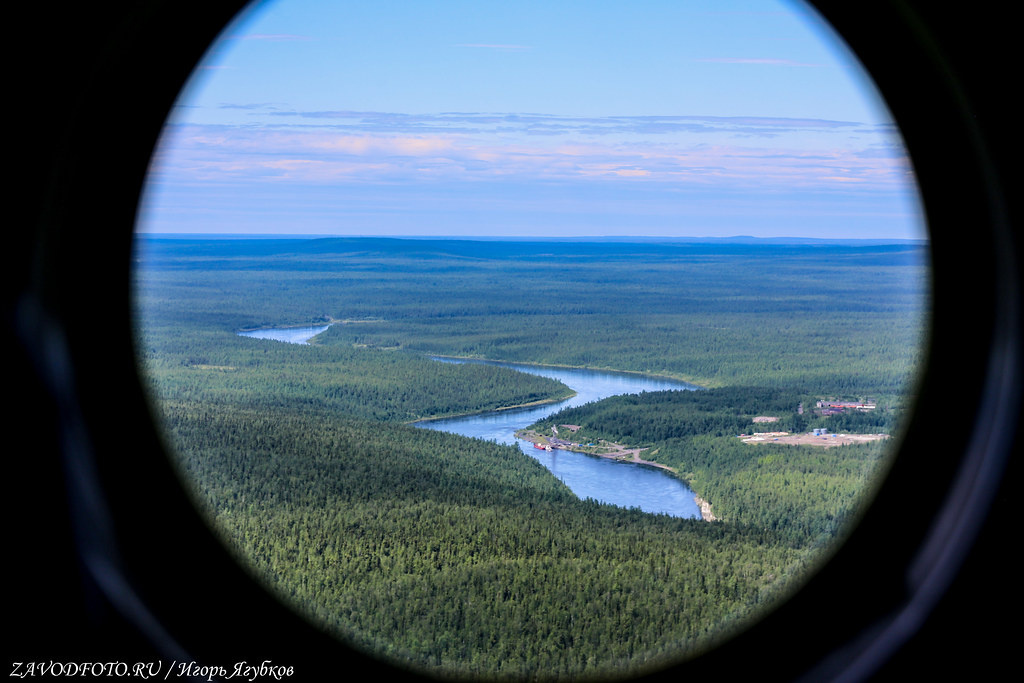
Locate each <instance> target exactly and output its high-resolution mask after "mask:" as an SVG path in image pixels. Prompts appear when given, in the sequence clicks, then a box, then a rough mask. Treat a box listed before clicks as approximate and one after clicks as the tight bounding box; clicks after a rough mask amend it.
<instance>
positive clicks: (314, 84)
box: [138, 0, 924, 239]
mask: <svg viewBox="0 0 1024 683" xmlns="http://www.w3.org/2000/svg"><path fill="white" fill-rule="evenodd" d="M140 209H141V211H140V218H139V224H138V228H139V230H140V231H143V232H189V233H247V234H254V233H272V234H324V235H459V236H461V235H464V236H502V235H509V236H545V237H556V236H581V235H594V236H600V235H615V236H665V237H685V236H695V237H707V236H711V237H716V236H717V237H724V236H733V235H753V236H761V237H769V236H796V237H818V238H871V239H876V238H905V239H907V238H909V239H917V238H923V237H924V232H923V220H922V218H921V216H920V209H919V207H918V204H917V195H916V188H915V184H914V180H913V175H912V171H911V169H910V164H909V161H908V159H907V158H906V153H905V150H904V149H903V147H902V143H901V141H900V138H899V135H898V130H897V129H896V128H895V126H894V125H893V123H892V121H891V119H890V117H889V115H888V113H887V111H886V110H885V108H884V106H883V105H882V103H881V102H880V101H879V100H878V99H877V96H876V94H875V92H874V90H873V88H872V86H871V84H870V82H869V81H868V80H867V79H866V77H865V75H864V74H863V72H862V71H861V69H860V67H859V66H858V65H857V63H856V60H855V59H854V58H853V57H852V56H851V55H850V54H849V53H848V52H847V51H846V50H845V48H844V47H843V46H842V44H841V43H840V42H838V40H837V39H836V38H835V37H834V35H833V34H832V33H831V30H830V29H828V28H827V27H826V26H825V25H824V24H822V23H821V22H820V21H819V20H818V19H817V17H816V16H815V15H814V14H813V13H812V12H811V11H810V10H808V9H807V8H806V7H805V6H804V5H803V4H798V3H794V2H788V1H787V2H780V1H778V0H772V1H765V0H741V1H736V2H731V1H728V0H713V1H711V0H709V1H703V0H632V1H630V2H605V1H601V0H586V1H580V2H575V1H570V2H561V1H557V0H545V1H542V2H531V1H525V2H507V1H504V2H491V1H487V0H484V1H480V0H477V1H474V2H463V1H444V0H436V1H431V2H427V1H415V0H405V1H401V2H397V1H389V0H383V1H381V0H375V1H373V2H369V1H368V2H345V1H341V0H338V1H324V0H275V1H273V2H264V3H257V4H255V5H253V6H251V7H250V8H249V10H248V11H247V12H246V13H245V14H244V15H243V16H241V17H239V18H238V20H236V22H235V23H234V24H233V25H231V26H229V27H227V28H226V29H225V31H224V32H223V34H222V35H221V36H220V38H219V39H218V40H217V41H216V42H215V43H214V45H213V46H211V48H210V51H209V54H208V55H207V57H206V59H205V60H204V63H203V64H202V65H201V67H200V68H199V69H197V71H196V72H195V74H194V75H193V78H192V81H191V82H190V84H189V86H188V87H187V88H186V90H185V91H184V92H183V93H182V95H181V97H180V98H179V101H178V103H177V105H176V106H175V108H174V111H173V112H172V115H171V117H170V119H169V120H168V123H167V126H166V128H165V131H164V135H163V137H162V141H161V143H160V146H159V148H158V150H157V152H156V154H155V155H154V158H153V162H152V167H151V171H150V175H149V180H148V184H147V189H146V192H145V194H144V198H143V202H142V205H141V207H140Z"/></svg>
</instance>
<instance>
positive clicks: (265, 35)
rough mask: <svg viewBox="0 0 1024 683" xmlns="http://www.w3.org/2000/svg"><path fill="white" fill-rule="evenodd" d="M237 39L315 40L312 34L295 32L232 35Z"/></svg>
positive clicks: (280, 41) (289, 41)
mask: <svg viewBox="0 0 1024 683" xmlns="http://www.w3.org/2000/svg"><path fill="white" fill-rule="evenodd" d="M234 37H235V38H237V39H238V40H268V41H271V42H274V43H292V42H297V41H298V42H302V41H307V40H316V39H315V38H313V37H312V36H303V35H298V34H295V33H247V34H245V35H240V36H234Z"/></svg>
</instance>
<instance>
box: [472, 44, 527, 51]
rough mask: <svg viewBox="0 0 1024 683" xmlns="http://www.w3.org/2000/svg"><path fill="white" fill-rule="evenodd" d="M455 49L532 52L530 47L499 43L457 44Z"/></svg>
mask: <svg viewBox="0 0 1024 683" xmlns="http://www.w3.org/2000/svg"><path fill="white" fill-rule="evenodd" d="M455 47H476V48H483V49H486V50H532V49H533V46H531V45H509V44H500V43H458V44H457V45H456V46H455Z"/></svg>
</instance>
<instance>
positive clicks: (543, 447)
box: [533, 443, 554, 451]
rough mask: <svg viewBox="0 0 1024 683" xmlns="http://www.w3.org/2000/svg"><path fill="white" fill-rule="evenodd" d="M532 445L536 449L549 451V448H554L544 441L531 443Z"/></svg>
mask: <svg viewBox="0 0 1024 683" xmlns="http://www.w3.org/2000/svg"><path fill="white" fill-rule="evenodd" d="M533 447H534V448H536V449H537V450H538V451H551V450H554V449H553V448H552V447H551V446H550V445H549V444H546V443H535V444H533Z"/></svg>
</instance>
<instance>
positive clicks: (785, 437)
mask: <svg viewBox="0 0 1024 683" xmlns="http://www.w3.org/2000/svg"><path fill="white" fill-rule="evenodd" d="M739 438H740V440H741V441H743V443H788V444H793V445H800V446H823V447H826V448H827V447H829V446H846V445H849V444H855V443H866V442H868V441H878V440H879V439H888V438H889V435H888V434H813V433H811V432H808V433H806V434H785V433H782V432H757V433H754V434H749V435H748V434H740V436H739Z"/></svg>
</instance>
